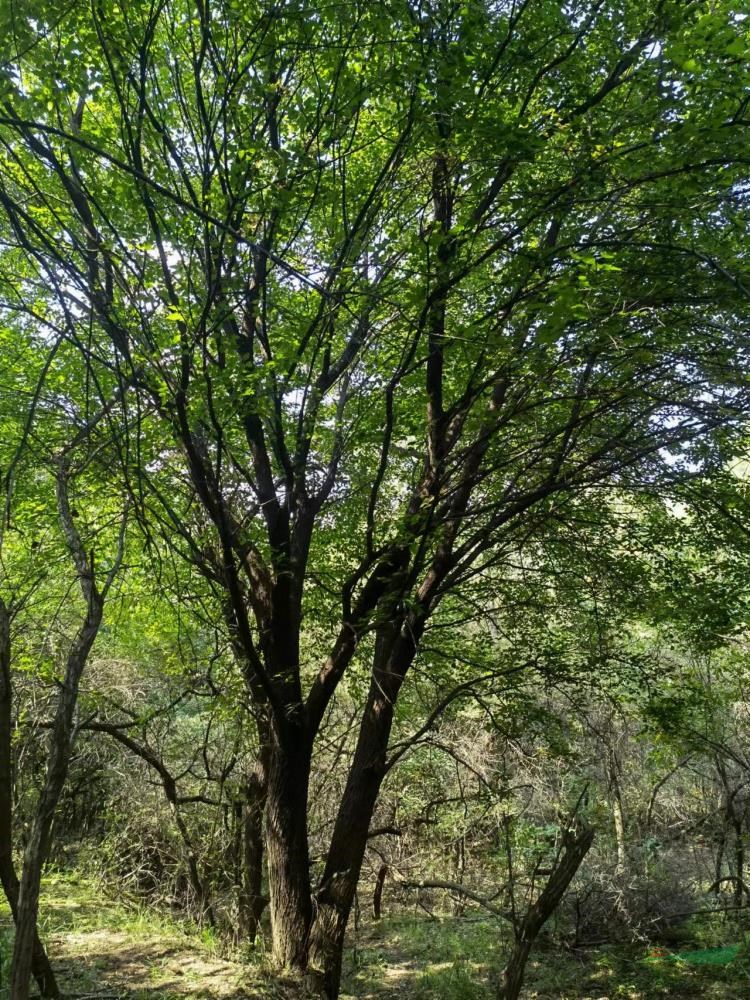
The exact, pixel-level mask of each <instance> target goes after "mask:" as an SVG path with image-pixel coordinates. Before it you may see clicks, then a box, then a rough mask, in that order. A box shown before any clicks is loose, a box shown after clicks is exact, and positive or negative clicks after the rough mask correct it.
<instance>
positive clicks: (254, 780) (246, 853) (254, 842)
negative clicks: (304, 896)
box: [237, 751, 268, 944]
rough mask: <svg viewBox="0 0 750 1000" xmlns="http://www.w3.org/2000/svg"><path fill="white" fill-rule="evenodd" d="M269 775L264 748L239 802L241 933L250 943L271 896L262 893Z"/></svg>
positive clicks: (246, 781) (255, 934) (253, 939)
mask: <svg viewBox="0 0 750 1000" xmlns="http://www.w3.org/2000/svg"><path fill="white" fill-rule="evenodd" d="M266 794H267V779H266V767H265V761H264V759H263V752H262V751H261V756H260V758H259V760H258V761H257V762H256V765H255V767H254V768H253V769H252V770H251V771H250V773H249V774H248V775H247V778H246V780H245V782H244V788H243V795H242V798H241V799H240V800H239V802H238V812H239V816H238V820H239V824H238V832H239V842H238V845H237V847H238V862H239V865H238V869H239V871H238V879H237V881H238V904H239V905H238V910H239V921H238V922H239V927H238V930H239V934H240V937H241V939H242V940H244V941H249V942H250V943H251V944H252V943H253V942H254V941H255V940H256V938H257V936H258V930H259V929H260V918H261V916H262V914H263V910H264V909H265V907H266V904H267V902H268V900H267V899H266V897H265V896H264V895H263V816H264V813H265V808H266Z"/></svg>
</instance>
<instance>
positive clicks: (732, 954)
mask: <svg viewBox="0 0 750 1000" xmlns="http://www.w3.org/2000/svg"><path fill="white" fill-rule="evenodd" d="M739 950H740V946H739V945H738V944H728V945H725V946H724V947H723V948H702V949H701V950H700V951H681V952H667V951H663V952H662V951H661V950H659V951H658V952H652V953H651V954H650V955H649V957H648V959H647V960H648V961H652V962H654V961H662V962H687V963H688V964H690V965H728V964H729V963H730V962H731V961H733V960H734V959H735V958H736V957H737V955H738V953H739Z"/></svg>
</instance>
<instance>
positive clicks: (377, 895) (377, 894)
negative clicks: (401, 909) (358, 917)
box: [372, 865, 388, 920]
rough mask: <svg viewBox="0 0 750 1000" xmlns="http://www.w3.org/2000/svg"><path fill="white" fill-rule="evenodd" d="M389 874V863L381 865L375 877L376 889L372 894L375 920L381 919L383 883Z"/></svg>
mask: <svg viewBox="0 0 750 1000" xmlns="http://www.w3.org/2000/svg"><path fill="white" fill-rule="evenodd" d="M387 874H388V865H381V866H380V868H379V870H378V875H377V878H376V879H375V891H374V892H373V894H372V916H373V919H374V920H380V918H381V916H382V903H383V885H384V884H385V878H386V875H387Z"/></svg>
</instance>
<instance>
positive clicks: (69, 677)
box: [10, 465, 125, 1000]
mask: <svg viewBox="0 0 750 1000" xmlns="http://www.w3.org/2000/svg"><path fill="white" fill-rule="evenodd" d="M57 506H58V512H59V515H60V524H61V527H62V530H63V534H64V535H65V541H66V544H67V547H68V550H69V552H70V554H71V558H72V560H73V563H74V564H75V567H76V570H77V574H78V582H79V584H80V587H81V592H82V594H83V597H84V599H85V601H86V616H85V618H84V620H83V622H82V623H81V626H80V628H79V630H78V633H77V634H76V637H75V639H74V640H73V645H72V646H71V648H70V651H69V653H68V657H67V662H66V667H65V677H64V679H63V681H62V683H61V685H60V694H59V697H58V701H57V707H56V709H55V719H54V722H53V725H52V732H51V734H50V743H49V757H48V764H47V774H46V777H45V781H44V787H43V788H42V791H41V794H40V796H39V802H38V805H37V809H36V815H35V817H34V822H33V824H32V828H31V834H30V836H29V839H28V843H27V845H26V850H25V851H24V859H23V871H22V873H21V884H20V888H19V893H18V915H17V919H16V937H15V941H14V945H13V965H12V968H11V976H10V1000H28V996H29V980H30V978H31V968H32V965H33V961H34V954H35V941H36V940H37V938H38V935H37V914H38V910H39V888H40V885H41V880H42V866H43V865H44V862H45V861H46V860H47V856H48V854H49V847H50V837H51V832H52V822H53V819H54V816H55V809H56V808H57V803H58V801H59V799H60V794H61V792H62V790H63V786H64V784H65V779H66V777H67V774H68V764H69V762H70V754H71V750H72V743H73V732H74V731H73V716H74V713H75V708H76V705H77V703H78V686H79V684H80V680H81V675H82V674H83V670H84V667H85V666H86V662H87V660H88V657H89V653H90V652H91V647H92V646H93V644H94V640H95V639H96V636H97V633H98V631H99V626H100V625H101V621H102V613H103V610H104V595H105V594H106V592H107V589H108V588H109V585H110V583H111V582H112V580H113V579H114V575H115V573H116V572H117V570H118V568H119V566H120V562H121V559H122V552H123V545H124V531H125V521H124V520H123V523H122V529H121V534H120V543H119V547H118V552H117V556H116V558H115V563H114V566H113V568H112V569H111V570H110V573H109V575H108V577H107V582H106V584H105V586H104V589H103V590H102V591H101V592H100V591H99V589H98V587H97V585H96V579H95V576H94V567H93V557H89V555H88V554H87V553H86V551H85V549H84V546H83V544H82V542H81V538H80V536H79V534H78V529H77V527H76V524H75V522H74V520H73V514H72V512H71V509H70V504H69V498H68V480H67V470H66V468H65V466H64V465H61V466H60V469H59V471H58V476H57Z"/></svg>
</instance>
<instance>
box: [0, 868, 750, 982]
mask: <svg viewBox="0 0 750 1000" xmlns="http://www.w3.org/2000/svg"><path fill="white" fill-rule="evenodd" d="M40 930H41V932H42V935H43V937H44V939H45V941H46V942H47V945H48V948H49V951H50V955H51V957H52V959H53V964H54V965H55V968H56V969H57V970H58V973H59V978H60V981H61V985H62V987H63V989H64V991H65V992H67V993H74V994H78V995H80V994H86V993H91V994H95V993H99V994H101V993H106V994H109V995H114V996H116V997H118V998H120V1000H185V998H186V997H191V998H195V1000H246V998H265V1000H290V998H292V997H295V998H296V997H299V996H300V991H299V986H298V985H296V984H295V983H293V982H291V981H285V980H280V979H279V978H277V977H274V976H273V975H272V974H271V972H270V970H269V969H268V967H267V966H266V965H265V963H264V959H263V956H262V954H260V955H259V954H258V953H254V954H253V955H252V956H248V955H245V956H244V959H245V960H244V961H242V960H241V957H242V956H241V955H240V953H239V952H237V951H236V950H234V951H232V950H229V951H228V950H227V949H226V948H225V947H224V946H223V945H222V943H221V941H220V940H219V939H218V938H217V936H216V935H214V934H213V933H212V932H210V931H207V930H201V929H200V928H198V927H196V926H195V925H194V924H191V923H189V922H187V921H181V920H176V919H174V918H171V917H169V916H166V915H164V914H159V913H158V912H154V911H152V910H146V909H144V908H143V907H139V906H137V905H135V904H129V903H128V902H127V900H113V899H112V898H109V897H108V895H107V892H106V887H102V886H101V885H98V884H97V883H95V882H93V881H92V880H90V879H87V878H86V877H84V876H82V875H80V874H76V873H75V872H73V873H51V874H49V875H48V876H47V877H46V878H45V881H44V886H43V908H42V912H41V918H40ZM684 937H685V941H684V944H683V945H682V946H681V948H680V950H669V949H666V948H661V949H660V948H658V947H655V946H649V945H619V946H609V947H601V948H596V949H589V950H586V951H580V952H571V951H565V950H562V949H560V948H559V947H553V945H552V944H551V943H550V942H541V943H540V945H539V947H538V948H537V949H536V950H535V952H534V953H532V958H531V961H530V963H529V968H528V974H527V983H526V991H525V994H524V1000H740V998H742V1000H744V998H745V997H747V996H748V995H750V934H748V933H747V931H746V930H745V929H744V928H743V927H742V926H740V925H738V924H737V923H733V922H730V921H726V920H725V921H720V920H717V919H716V918H712V922H709V921H705V922H704V923H702V924H701V923H694V924H692V925H687V926H686V928H685V934H684ZM11 946H12V931H11V927H10V918H9V914H8V911H7V907H4V906H3V905H0V1000H5V998H6V997H7V995H8V990H7V971H8V965H9V958H10V949H11ZM508 946H509V941H508V931H507V928H504V927H503V926H502V925H501V924H499V923H497V922H494V921H489V920H481V919H476V918H471V917H470V918H467V919H457V918H454V917H451V916H441V917H433V918H431V919H428V918H426V917H424V916H422V915H418V916H415V915H403V914H402V915H397V916H392V917H390V918H386V919H384V920H382V921H379V922H378V923H367V924H365V925H364V926H363V928H362V929H361V930H359V931H357V932H356V933H354V932H353V933H352V935H351V938H350V947H349V948H348V950H347V953H346V958H345V963H344V979H343V991H342V1000H354V998H356V1000H368V998H372V1000H401V998H404V1000H406V998H414V1000H432V998H434V1000H490V998H492V997H494V995H495V985H494V979H493V977H494V976H496V974H497V970H498V969H499V968H501V966H502V964H503V957H504V955H505V954H506V952H507V948H508Z"/></svg>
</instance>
